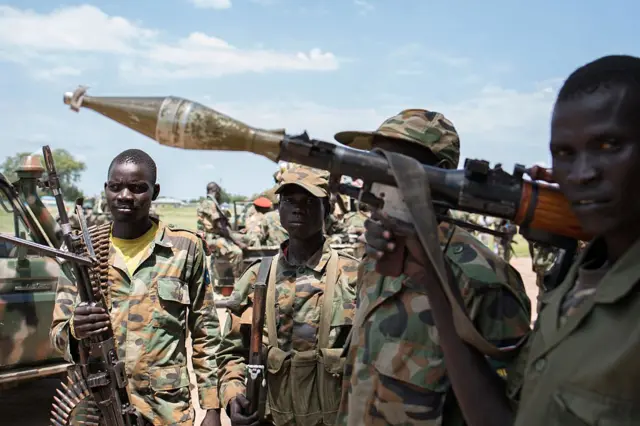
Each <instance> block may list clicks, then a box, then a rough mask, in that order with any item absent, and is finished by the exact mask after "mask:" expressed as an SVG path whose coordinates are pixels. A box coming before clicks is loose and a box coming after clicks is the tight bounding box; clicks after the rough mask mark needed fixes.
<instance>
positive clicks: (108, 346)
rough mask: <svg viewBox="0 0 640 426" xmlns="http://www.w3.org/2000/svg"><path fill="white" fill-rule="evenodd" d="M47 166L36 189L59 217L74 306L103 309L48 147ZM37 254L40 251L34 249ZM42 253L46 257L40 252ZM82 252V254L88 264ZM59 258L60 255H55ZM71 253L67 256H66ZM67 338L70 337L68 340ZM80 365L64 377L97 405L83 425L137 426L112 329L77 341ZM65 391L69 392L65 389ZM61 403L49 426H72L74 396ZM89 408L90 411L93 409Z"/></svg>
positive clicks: (93, 264)
mask: <svg viewBox="0 0 640 426" xmlns="http://www.w3.org/2000/svg"><path fill="white" fill-rule="evenodd" d="M42 152H43V154H44V161H45V165H46V168H47V178H46V180H43V181H42V186H43V187H44V188H47V189H49V190H50V191H51V192H52V193H53V195H54V197H55V200H56V206H57V208H58V213H59V215H60V227H61V228H62V235H63V241H64V245H65V246H66V250H68V252H69V254H68V255H67V257H66V258H67V259H68V260H70V263H71V272H72V274H73V277H74V279H75V281H76V285H77V289H78V295H79V297H80V302H81V303H82V304H86V305H89V306H98V307H102V308H105V306H106V304H105V301H104V297H103V295H102V292H101V290H100V278H99V273H98V268H97V266H98V265H97V259H96V255H95V252H94V249H93V245H92V243H91V237H90V235H89V232H88V230H87V224H86V221H85V217H84V212H83V210H82V206H78V205H77V206H76V214H77V215H78V218H79V219H80V228H81V230H82V236H79V235H74V234H73V233H72V232H71V225H70V223H69V217H68V215H67V210H66V208H65V205H64V198H63V195H62V188H61V187H60V180H59V177H58V173H57V171H56V168H55V163H54V161H53V155H52V154H51V150H50V149H49V147H48V146H44V147H43V149H42ZM39 250H41V251H42V249H39ZM42 252H43V253H45V254H47V253H46V252H45V251H42ZM85 253H86V254H88V260H89V262H87V257H86V255H85ZM56 255H57V256H59V257H62V258H64V257H65V256H62V255H60V254H56ZM69 255H72V256H73V257H71V258H70V257H69ZM70 339H73V338H72V337H71V336H70ZM77 346H78V352H79V360H80V362H79V363H78V364H77V365H76V366H74V367H72V369H74V371H72V372H70V373H69V376H70V383H71V382H72V380H71V379H73V377H75V378H78V379H79V380H80V381H81V382H84V383H80V384H79V385H80V387H81V388H83V389H87V390H88V394H89V395H90V396H91V399H92V400H93V402H94V403H95V405H97V408H98V410H99V413H94V414H92V413H84V417H85V418H84V419H82V420H81V421H82V422H83V423H84V424H99V423H98V422H97V420H98V419H99V418H98V416H97V415H95V414H100V415H101V417H102V419H100V420H101V421H102V423H101V424H106V425H108V426H134V425H135V426H143V419H142V416H141V415H140V414H139V413H138V412H137V411H136V409H135V408H134V407H133V405H131V401H130V400H129V394H128V392H127V374H126V371H125V365H124V362H123V361H122V360H119V359H118V355H117V352H116V346H115V340H114V336H113V329H112V328H111V327H108V328H107V331H105V332H103V333H100V334H99V335H97V336H92V337H90V338H87V339H83V340H81V341H80V342H78V345H77ZM65 390H66V391H67V392H70V391H71V390H72V389H70V388H65ZM59 395H60V397H61V399H58V398H57V397H54V398H55V399H54V403H53V407H52V411H51V416H52V417H51V424H52V425H53V426H59V425H67V424H73V422H74V421H78V419H74V418H73V417H74V410H73V409H74V407H73V406H72V404H70V401H73V400H74V398H73V397H72V395H69V394H67V395H65V394H64V393H59ZM93 408H95V407H93Z"/></svg>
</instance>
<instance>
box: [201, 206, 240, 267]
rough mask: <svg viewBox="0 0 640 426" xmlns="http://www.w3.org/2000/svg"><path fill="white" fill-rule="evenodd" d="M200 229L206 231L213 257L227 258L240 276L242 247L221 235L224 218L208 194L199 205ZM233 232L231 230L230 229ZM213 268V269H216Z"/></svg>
mask: <svg viewBox="0 0 640 426" xmlns="http://www.w3.org/2000/svg"><path fill="white" fill-rule="evenodd" d="M197 213H198V224H197V227H198V231H203V232H205V239H206V242H207V244H208V245H209V247H210V248H211V251H212V254H213V259H221V258H222V259H226V260H227V261H228V262H229V264H230V265H231V267H232V269H233V275H234V277H238V276H240V271H241V268H242V249H241V248H240V247H238V246H237V245H236V244H235V243H234V242H233V241H230V240H228V239H227V238H225V237H223V236H222V235H220V229H219V226H220V225H219V223H218V222H219V220H220V219H221V218H222V216H221V212H219V211H218V208H217V205H216V202H215V200H214V199H213V197H212V196H211V195H207V198H205V199H204V200H203V201H202V202H201V203H200V205H199V206H198V210H197ZM229 232H231V230H229ZM215 270H216V269H215V268H213V267H212V268H211V271H212V272H213V271H215Z"/></svg>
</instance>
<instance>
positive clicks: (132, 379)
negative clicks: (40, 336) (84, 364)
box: [50, 149, 220, 426]
mask: <svg viewBox="0 0 640 426" xmlns="http://www.w3.org/2000/svg"><path fill="white" fill-rule="evenodd" d="M105 192H106V196H107V202H108V204H109V210H110V211H111V212H112V214H113V218H114V220H113V222H112V223H108V224H106V225H103V226H101V227H97V228H96V227H94V228H91V231H92V232H91V233H92V235H93V236H94V237H95V239H94V238H92V239H94V241H93V244H94V245H95V246H96V247H97V248H98V249H99V248H100V247H104V246H105V245H106V247H107V250H106V251H105V250H99V251H100V252H103V253H105V252H106V255H104V256H101V257H100V258H99V261H100V263H101V265H103V264H104V265H105V266H106V268H105V269H106V270H108V274H107V279H106V285H105V286H104V288H102V291H103V294H104V295H105V300H106V304H107V309H108V311H105V310H104V309H102V308H99V307H91V306H88V305H86V304H84V303H80V304H78V298H77V290H76V287H75V286H74V285H73V284H72V282H71V280H72V278H71V277H67V276H65V275H64V274H62V275H61V276H60V279H59V283H58V288H57V293H56V303H55V308H54V313H53V322H52V324H51V331H50V338H51V343H52V344H53V346H54V347H55V348H56V349H57V350H58V351H60V352H61V353H63V354H64V356H65V359H67V361H69V362H73V361H77V360H78V352H77V348H78V344H79V341H80V340H82V339H86V338H88V337H90V336H92V335H96V334H98V333H100V332H102V331H104V330H105V329H106V327H108V326H109V324H110V323H111V324H112V326H113V332H114V336H115V340H116V346H117V350H118V357H119V358H120V359H122V360H124V361H125V368H126V372H127V377H128V380H129V390H130V393H131V399H132V403H133V405H134V406H135V407H136V409H138V411H139V412H140V413H141V414H142V415H143V417H144V418H145V421H146V422H147V424H149V425H158V426H159V425H168V424H181V425H192V424H193V421H194V416H193V408H192V407H191V402H190V390H189V375H188V372H187V352H186V346H185V339H186V333H187V329H188V330H189V332H190V334H191V339H192V341H193V356H192V362H193V368H194V373H195V376H196V379H197V382H198V391H199V396H200V406H201V407H202V408H203V409H205V410H207V414H206V416H205V420H204V422H203V423H202V424H203V425H204V424H206V425H219V424H220V413H219V407H220V406H219V402H218V394H217V383H216V357H215V349H216V346H217V345H218V344H219V342H220V330H219V322H218V316H217V314H216V309H215V306H214V301H213V290H212V288H211V286H210V285H209V279H208V275H207V274H206V269H205V265H204V260H205V256H204V249H203V241H202V240H201V239H200V238H198V237H197V236H196V235H195V234H194V233H192V232H191V231H187V230H183V229H173V228H169V227H167V226H165V225H164V224H163V223H162V222H159V221H156V220H153V219H151V218H150V216H149V208H150V206H151V201H152V200H155V199H156V198H157V196H158V194H159V192H160V186H159V185H158V184H157V183H156V165H155V162H154V161H153V159H151V157H149V155H147V154H146V153H145V152H143V151H140V150H137V149H130V150H126V151H124V152H122V153H121V154H119V155H118V156H117V157H115V158H114V160H113V161H112V162H111V165H110V166H109V172H108V181H107V182H106V183H105ZM100 269H102V267H101V268H100Z"/></svg>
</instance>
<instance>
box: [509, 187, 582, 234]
mask: <svg viewBox="0 0 640 426" xmlns="http://www.w3.org/2000/svg"><path fill="white" fill-rule="evenodd" d="M514 222H515V223H516V224H518V225H519V226H522V227H527V228H531V229H538V230H541V231H546V232H549V233H551V234H556V235H562V236H565V237H569V238H575V239H577V240H582V241H589V240H591V238H592V236H591V235H589V234H587V233H586V232H584V231H583V230H582V228H581V226H580V222H578V218H577V217H576V215H575V214H574V213H573V211H572V210H571V205H570V204H569V201H568V200H567V199H566V198H565V197H564V195H562V193H561V192H560V190H559V189H558V188H555V187H553V186H550V185H547V184H544V183H539V182H529V181H525V182H523V185H522V195H521V198H520V207H519V209H518V212H517V213H516V217H515V218H514Z"/></svg>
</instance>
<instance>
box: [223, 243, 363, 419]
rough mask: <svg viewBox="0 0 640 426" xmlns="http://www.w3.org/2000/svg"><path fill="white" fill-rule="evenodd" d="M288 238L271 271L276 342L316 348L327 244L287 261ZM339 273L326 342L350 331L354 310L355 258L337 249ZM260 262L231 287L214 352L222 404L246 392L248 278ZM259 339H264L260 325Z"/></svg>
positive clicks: (288, 347) (335, 342)
mask: <svg viewBox="0 0 640 426" xmlns="http://www.w3.org/2000/svg"><path fill="white" fill-rule="evenodd" d="M287 244H288V241H285V242H284V243H283V244H282V245H281V250H280V258H279V260H278V267H277V272H276V278H275V280H276V300H277V304H276V327H277V328H278V347H279V348H280V349H282V350H283V351H306V350H310V349H313V348H315V345H316V341H317V334H318V327H319V324H318V318H319V315H320V308H321V306H322V304H323V303H324V301H323V294H324V286H325V283H324V281H325V280H326V273H327V271H326V268H325V266H326V265H327V262H328V260H329V257H330V256H331V253H332V251H333V250H332V249H331V247H330V245H329V242H328V241H325V244H324V246H323V247H322V249H321V250H318V252H317V253H316V254H315V255H313V256H312V257H311V258H310V259H309V260H308V261H307V263H306V265H304V266H294V265H291V264H289V263H288V262H287V260H286V250H287ZM339 256H340V257H339V262H338V270H339V272H338V275H337V282H336V288H335V293H334V299H333V307H334V308H333V313H332V321H331V328H330V334H329V347H332V348H333V347H338V348H339V347H341V346H342V345H343V344H344V342H345V340H346V337H347V335H348V333H349V331H350V330H351V323H352V320H353V315H354V310H355V297H356V286H355V284H356V275H357V268H358V261H357V260H356V259H354V258H352V257H350V256H347V255H345V254H342V253H339ZM259 266H260V261H258V262H256V263H254V264H253V265H252V266H251V267H249V269H247V271H246V272H245V273H244V274H243V275H242V277H241V278H240V280H238V281H237V282H236V284H235V286H234V289H233V294H232V295H231V302H230V304H229V305H230V308H229V314H230V319H229V320H227V321H226V324H225V327H224V331H223V337H222V343H221V344H220V350H219V351H218V364H219V370H218V374H219V381H220V400H221V404H222V407H227V404H228V403H229V401H231V399H233V398H234V397H235V396H236V395H238V394H244V392H245V384H244V381H245V366H246V363H247V362H248V359H249V346H248V344H247V343H246V342H248V341H249V336H250V333H251V313H252V308H251V306H252V300H253V291H252V288H253V283H254V282H255V280H256V278H257V275H258V269H259ZM264 343H265V344H268V334H267V330H266V326H265V330H264Z"/></svg>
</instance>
